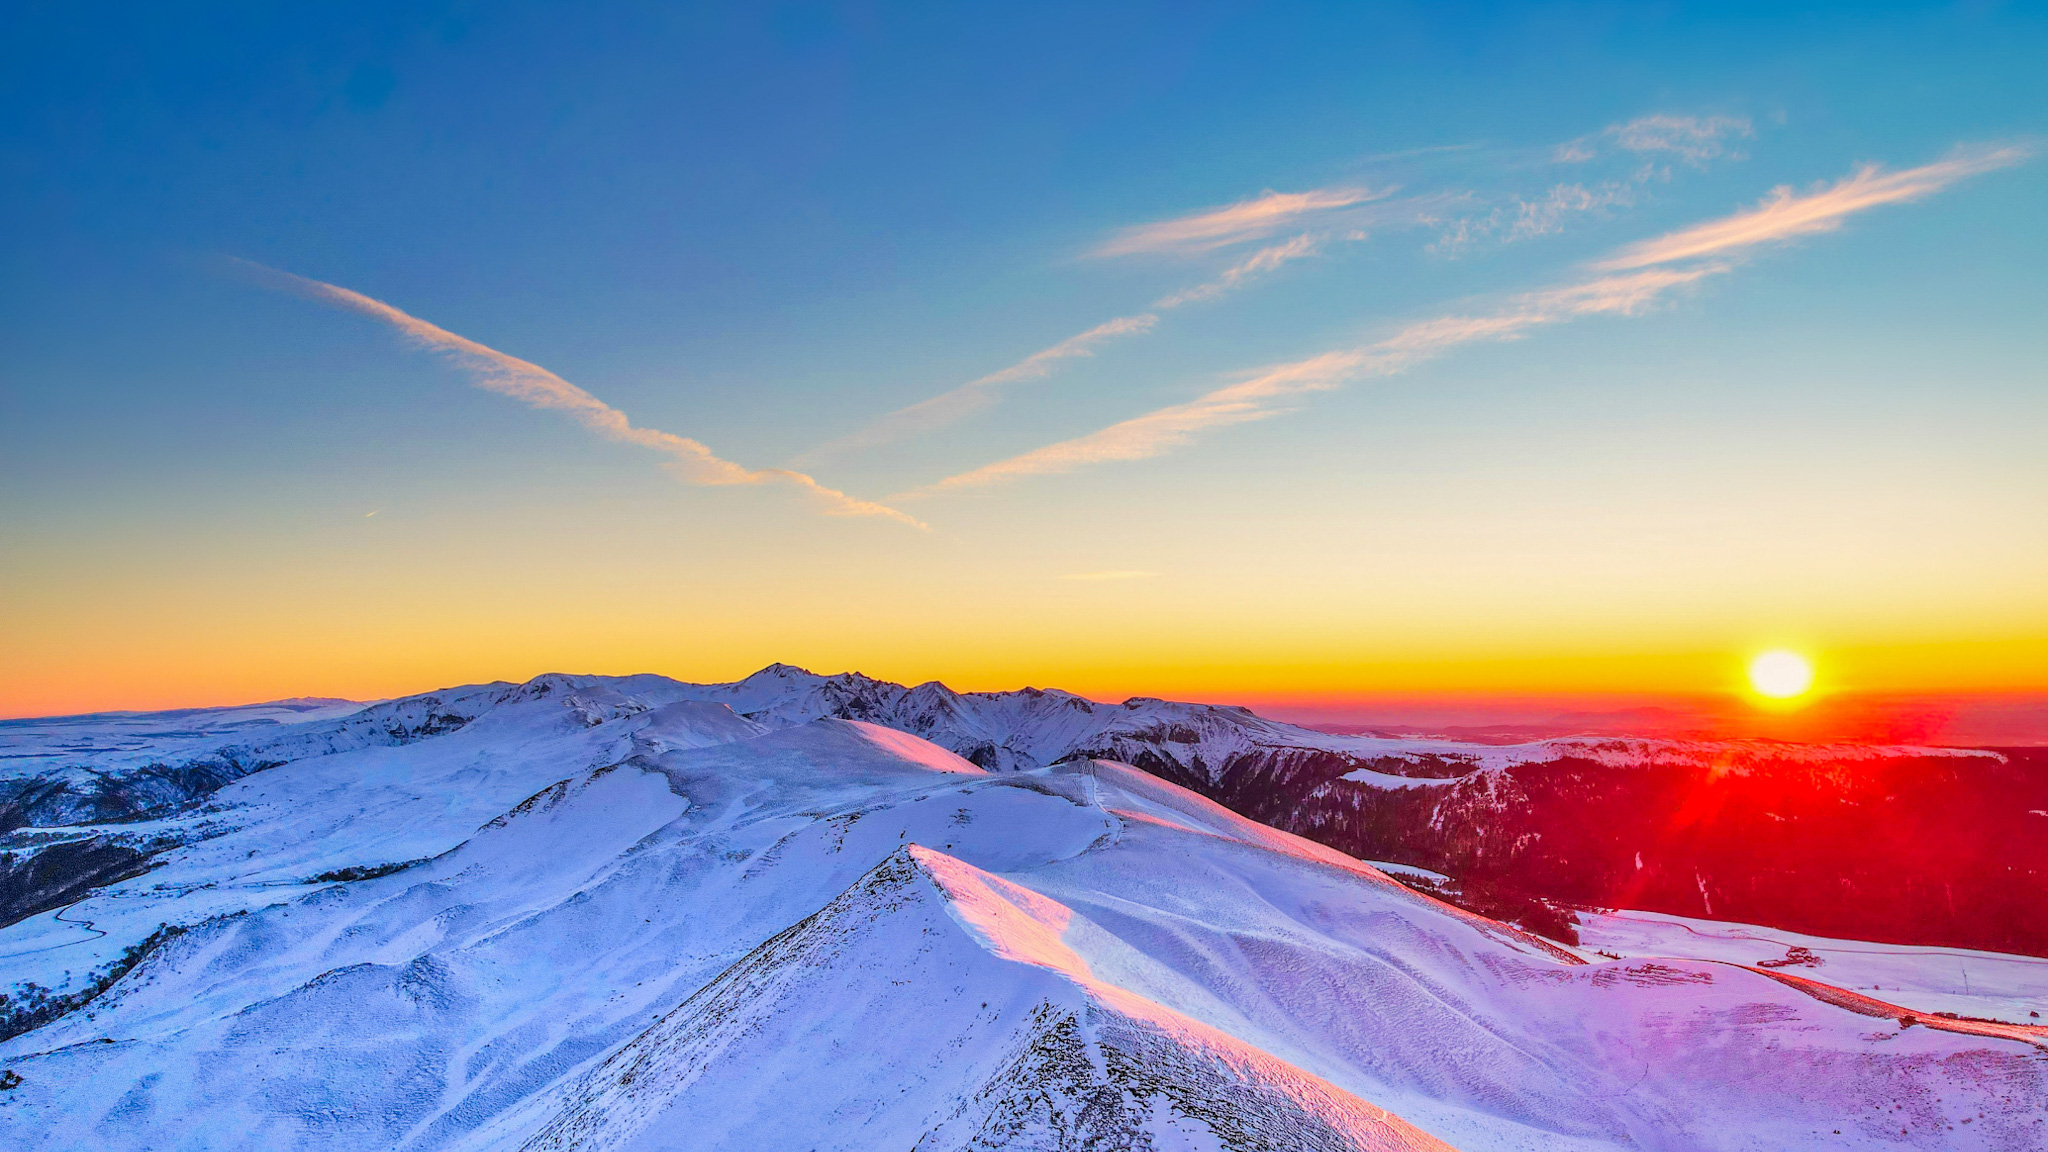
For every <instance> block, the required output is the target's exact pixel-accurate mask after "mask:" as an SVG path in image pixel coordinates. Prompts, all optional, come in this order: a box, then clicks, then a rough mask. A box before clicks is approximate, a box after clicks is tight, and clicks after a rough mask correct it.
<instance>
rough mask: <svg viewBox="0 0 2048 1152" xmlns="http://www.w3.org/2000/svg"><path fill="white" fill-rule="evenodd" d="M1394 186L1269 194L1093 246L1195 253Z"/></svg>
mask: <svg viewBox="0 0 2048 1152" xmlns="http://www.w3.org/2000/svg"><path fill="white" fill-rule="evenodd" d="M1393 191H1394V190H1393V189H1392V188H1382V189H1372V188H1318V189H1314V190H1311V191H1308V192H1267V193H1265V194H1263V195H1261V196H1258V197H1255V198H1254V199H1251V200H1241V201H1239V202H1238V203H1236V204H1229V205H1225V206H1224V207H1221V208H1212V209H1209V210H1208V211H1205V212H1197V213H1195V214H1193V215H1190V216H1182V217H1178V218H1176V219H1173V220H1161V221H1159V222H1157V223H1153V224H1140V225H1138V226H1136V227H1134V228H1126V229H1124V230H1123V231H1121V232H1119V233H1117V234H1116V235H1115V236H1114V237H1112V238H1111V239H1110V240H1109V241H1108V242H1107V243H1105V244H1103V245H1102V246H1101V247H1100V248H1097V249H1096V250H1095V254H1096V255H1098V256H1132V255H1137V254H1140V253H1172V254H1181V255H1187V254H1194V253H1201V252H1208V251H1211V250H1213V249H1216V248H1222V247H1225V246H1226V245H1230V244H1238V243H1242V242H1244V241H1247V240H1262V239H1264V238H1266V237H1268V236H1271V235H1273V234H1274V233H1275V232H1284V231H1288V230H1290V229H1293V228H1297V227H1301V226H1302V225H1303V224H1304V222H1306V221H1310V220H1314V219H1317V218H1323V217H1327V216H1329V215H1330V214H1332V213H1334V212H1337V211H1338V210H1340V209H1346V208H1353V207H1356V206H1358V205H1360V204H1365V203H1368V202H1370V201H1374V200H1380V199H1383V198H1385V197H1387V196H1389V195H1391V194H1392V193H1393Z"/></svg>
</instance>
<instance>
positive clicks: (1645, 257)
mask: <svg viewBox="0 0 2048 1152" xmlns="http://www.w3.org/2000/svg"><path fill="white" fill-rule="evenodd" d="M2028 155H2029V152H2028V150H2027V149H2025V148H2022V147H2018V146H2014V145H2007V146H2004V147H1977V148H1966V149H1962V150H1959V151H1958V152H1956V153H1955V154H1954V155H1952V156H1950V157H1949V158H1948V159H1946V160H1939V161H1936V162H1935V163H1933V164H1923V165H1921V166H1920V167H1918V168H1907V169H1903V170H1901V171H1898V172H1886V171H1885V170H1884V169H1883V168H1881V167H1879V166H1878V165H1875V164H1866V165H1864V166H1863V167H1861V168H1858V169H1857V170H1856V171H1855V172H1854V173H1851V174H1850V175H1848V176H1846V177H1843V178H1842V179H1840V180H1837V181H1835V182H1834V183H1833V184H1829V185H1825V186H1820V187H1816V188H1815V189H1814V190H1813V191H1811V192H1808V193H1805V194H1803V195H1802V194H1800V193H1798V192H1794V191H1793V190H1792V189H1791V188H1790V187H1787V186H1782V185H1781V186H1779V187H1778V188H1775V189H1773V190H1772V192H1771V194H1770V195H1769V196H1767V197H1765V198H1764V200H1763V202H1762V203H1760V204H1758V205H1757V206H1756V207H1755V208H1752V209H1750V210H1749V211H1746V212H1738V213H1736V214H1735V215H1733V216H1725V217H1723V218H1721V219H1719V220H1710V221H1708V222H1706V223H1704V224H1698V225H1695V226H1693V227H1691V228H1682V229H1680V230H1678V231H1676V232H1672V233H1669V234H1667V235H1664V236H1660V237H1658V238H1656V239H1654V240H1646V241H1644V242H1642V243H1640V244H1633V245H1630V246H1629V247H1627V248H1624V249H1622V250H1621V251H1620V252H1618V253H1616V254H1615V255H1614V256H1612V257H1610V258H1609V259H1607V260H1603V261H1601V262H1600V264H1599V265H1598V267H1601V268H1605V269H1609V270H1619V269H1626V268H1646V267H1649V266H1650V265H1653V264H1668V263H1671V262H1673V261H1678V260H1691V259H1696V258H1699V257H1702V256H1718V255H1723V254H1726V253H1730V252H1733V251H1736V250H1739V249H1743V248H1753V247H1756V246H1757V245H1759V244H1773V243H1777V242H1780V241H1784V240H1789V239H1792V238H1793V237H1795V236H1805V235H1810V234H1812V233H1815V232H1830V231H1833V230H1834V229H1836V228H1838V227H1840V226H1841V224H1842V221H1843V220H1844V219H1846V218H1848V217H1850V216H1853V215H1855V214H1856V213H1858V212H1862V211H1864V210H1866V209H1870V208H1875V207H1878V206H1879V205H1883V204H1898V203H1903V202H1906V201H1909V200H1918V199H1920V198H1922V197H1925V196H1931V195H1933V194H1934V193H1936V192H1939V191H1941V190H1942V189H1944V188H1946V187H1948V186H1949V185H1951V184H1954V183H1955V182H1956V181H1958V180H1962V179H1964V178H1965V177H1969V176H1975V175H1978V174H1979V173H1983V172H1989V171H1992V170H1993V169H1996V168H2006V167H2010V166H2012V165H2014V164H2018V163H2020V162H2021V161H2023V160H2025V159H2026V158H2027V156H2028Z"/></svg>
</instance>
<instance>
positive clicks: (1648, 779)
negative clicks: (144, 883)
mask: <svg viewBox="0 0 2048 1152" xmlns="http://www.w3.org/2000/svg"><path fill="white" fill-rule="evenodd" d="M537 699H552V700H557V701H559V702H561V704H562V705H563V707H564V710H565V711H564V715H566V716H568V717H572V718H575V719H576V720H577V721H578V722H581V723H585V724H589V725H596V724H600V723H603V722H605V721H607V720H611V719H615V718H618V717H621V716H630V715H635V714H638V713H641V712H646V711H650V710H655V709H663V708H675V707H683V706H688V707H690V708H693V709H696V711H695V712H693V713H692V715H693V716H694V717H695V719H694V720H693V722H692V723H693V725H694V726H693V727H692V728H691V731H693V732H715V733H716V734H717V735H716V738H717V739H742V738H746V737H749V736H753V735H758V734H761V733H765V732H771V731H776V730H781V729H787V728H792V727H797V726H801V725H804V724H807V723H810V722H812V721H815V720H818V719H824V718H832V719H840V720H852V721H860V722H864V723H871V724H877V725H881V726H883V727H886V728H891V729H895V730H898V731H902V732H907V733H910V734H913V735H916V736H918V737H921V738H923V739H926V740H929V741H931V742H932V743H933V744H936V745H938V746H939V747H941V748H945V749H947V750H949V751H951V752H953V753H956V754H958V755H959V756H961V757H963V758H965V759H966V760H967V761H969V762H971V763H973V764H975V765H977V766H979V767H981V768H984V769H986V770H989V771H993V772H1018V771H1029V770H1033V769H1038V768H1043V767H1047V766H1050V765H1054V764H1060V763H1066V762H1071V761H1077V760H1095V759H1100V760H1109V761H1114V762H1118V763H1127V764H1131V765H1134V766H1137V767H1139V768H1142V769H1144V770H1145V771H1147V772H1150V773H1152V774H1154V775H1156V776H1159V777H1161V778H1163V779H1165V780H1168V781H1170V782H1172V783H1175V784H1178V785H1181V786H1182V787H1186V788H1189V789H1191V790H1193V791H1195V792H1198V793H1200V794H1202V795H1204V796H1207V797H1209V798H1210V799H1213V800H1216V801H1218V802H1220V803H1222V804H1224V805H1226V806H1227V807H1229V808H1231V809H1233V810H1235V811H1238V812H1241V813H1243V814H1245V815H1247V816H1250V817H1252V818H1253V819H1256V820H1260V821H1263V822H1265V823H1268V824H1271V825H1273V826H1275V827H1278V828H1283V829H1286V830H1288V831H1291V832H1295V833H1298V834H1300V835H1303V836H1306V837H1309V838H1310V839H1314V840H1317V841H1320V842H1323V843H1326V844H1329V845H1331V846H1333V847H1337V848H1339V849H1341V850H1343V851H1345V852H1348V853H1351V854H1353V855H1357V856H1360V857H1362V858H1366V859H1374V860H1384V861H1389V862H1392V863H1398V864H1404V865H1412V866H1416V867H1420V868H1424V869H1428V870H1431V871H1434V872H1439V873H1444V874H1447V875H1449V876H1451V877H1453V878H1454V879H1455V880H1456V881H1457V882H1458V883H1457V885H1456V886H1455V887H1450V888H1444V889H1442V890H1441V894H1442V895H1445V896H1447V897H1451V898H1454V899H1459V900H1462V901H1464V902H1465V903H1466V904H1467V905H1468V906H1470V907H1474V908H1476V909H1478V910H1481V911H1483V912H1485V913H1487V914H1489V915H1494V916H1498V917H1502V918H1505V919H1512V920H1516V921H1518V922H1520V923H1522V924H1524V925H1527V926H1529V927H1532V928H1536V929H1538V930H1541V931H1545V932H1548V933H1550V934H1552V935H1558V936H1564V937H1569V935H1570V931H1571V930H1570V914H1569V912H1568V911H1566V910H1565V909H1564V908H1563V907H1562V905H1568V904H1576V905H1580V906H1601V907H1616V906H1626V907H1637V908H1643V909H1646V910H1651V911H1660V912H1669V913H1674V914H1679V915H1690V916H1706V917H1709V918H1712V917H1722V918H1732V919H1741V920H1747V921H1752V922H1757V923H1768V924H1776V925H1779V926H1781V927H1786V928H1791V929H1795V930H1800V931H1808V932H1815V933H1819V934H1830V935H1838V936H1852V937H1864V938H1873V939H1884V940H1889V941H1893V942H1900V943H1938V944H1953V945H1960V946H1968V947H1981V948H1993V949H2001V950H2007V951H2022V952H2035V953H2044V954H2048V923H2037V921H2040V920H2041V918H2039V917H2033V916H2029V915H2026V914H2024V909H2025V908H2027V907H2030V906H2034V905H2032V904H2030V902H2031V901H2035V900H2037V899H2039V900H2043V901H2048V818H2044V817H2041V816H2038V815H2033V813H2035V812H2038V811H2042V810H2048V761H2043V760H2042V759H2041V758H2040V757H2037V756H2035V755H2033V754H2031V753H2028V752H2024V751H2018V752H2012V753H2008V754H1997V753H1991V752H1983V751H1971V750H1959V749H1929V748H1912V747H1885V746H1868V745H1788V744H1782V743H1774V742H1769V741H1743V740H1689V739H1670V738H1633V737H1612V736H1601V737H1585V736H1582V737H1553V738H1548V739H1542V740H1532V741H1527V742H1522V743H1497V742H1487V743H1481V742H1473V741H1465V740H1455V739H1447V738H1442V737H1408V736H1388V735H1371V734H1340V733H1332V732H1325V731H1319V730H1316V729H1311V728H1304V727H1300V726H1297V725H1293V724H1288V723H1284V722H1280V721H1275V720H1270V719H1267V718H1265V717H1262V716H1259V715H1257V714H1256V713H1254V712H1252V711H1251V710H1249V709H1246V708H1240V707H1233V706H1228V705H1213V704H1192V703H1182V702H1176V701H1169V700H1160V699H1155V698H1149V697H1134V698H1131V699H1129V700H1125V701H1123V702H1121V703H1114V704H1112V703H1102V702H1098V701H1093V700H1089V699H1087V698H1085V697H1081V696H1077V695H1075V694H1073V693H1070V692H1064V691H1061V690H1058V689H1041V688H1023V689H1017V690H1013V691H1004V692H956V691H954V690H952V689H950V688H948V687H947V686H945V685H944V684H941V683H938V682H936V681H932V682H927V683H924V684H919V685H915V686H906V685H902V684H896V683H892V682H889V681H886V680H878V679H875V678H872V677H869V676H865V675H862V674H860V673H858V672H846V673H839V674H835V675H821V674H818V673H814V672H810V671H808V670H806V669H802V668H798V667H794V666H792V665H788V664H771V665H769V666H767V667H765V668H763V669H761V670H760V671H758V672H755V673H754V674H752V675H750V676H747V677H745V678H744V679H741V680H737V681H733V682H730V683H721V684H693V683H687V682H683V681H678V680H673V679H669V678H667V677H663V676H657V675H651V674H642V675H634V676H620V677H613V676H593V675H570V674H562V673H549V674H546V675H542V676H537V677H535V678H533V679H532V680H529V681H527V682H525V683H523V684H512V683H505V682H498V683H491V684H479V685H467V686H462V687H457V688H450V689H444V690H441V691H437V692H428V693H421V694H418V695H414V696H408V697H404V698H401V699H396V700H389V701H384V702H381V703H376V704H370V705H366V706H359V707H355V708H354V709H353V710H349V708H348V707H347V706H344V705H337V704H335V703H333V702H328V701H293V702H281V703H279V704H271V705H253V706H249V707H248V708H243V709H214V710H185V711H182V712H178V713H165V714H158V715H157V716H155V717H152V716H149V715H147V714H144V715H132V714H120V715H119V716H118V717H101V718H95V720H94V723H93V724H87V723H85V722H84V720H83V719H82V718H59V719H57V720H52V721H44V722H36V721H11V722H8V724H7V725H6V726H5V727H0V741H5V742H6V744H7V751H8V753H9V755H8V757H7V758H6V759H5V760H0V834H4V833H7V832H8V831H9V830H12V829H20V828H25V827H39V828H63V827H72V826H80V825H104V824H106V823H107V822H108V821H119V820H137V819H142V818H145V817H149V816H152V815H158V814H162V813H165V812H168V811H172V810H175V809H178V808H180V807H181V806H190V805H192V804H195V803H197V802H199V801H201V800H203V799H204V798H205V797H206V796H208V795H210V794H211V793H212V792H213V791H215V790H217V789H218V788H220V787H221V786H222V785H224V784H226V783H228V782H230V781H233V780H236V779H240V778H241V777H243V776H246V775H248V774H249V773H252V772H258V771H262V770H264V769H267V768H271V767H275V766H277V765H280V764H284V763H290V762H294V761H299V760H303V759H306V758H308V757H320V756H328V755H334V754H337V753H341V752H348V751H354V750H359V749H363V748H369V747H398V746H403V745H406V744H409V743H412V742H415V741H419V740H424V739H431V738H434V737H436V736H440V735H444V734H446V733H449V732H453V731H457V730H460V729H462V728H464V727H467V726H469V725H471V724H474V723H479V722H487V718H488V717H489V716H490V715H491V714H492V712H493V711H494V710H496V709H499V708H502V707H505V706H507V705H511V704H518V703H521V702H525V701H532V700H537ZM300 716H304V717H306V718H304V719H297V717H300ZM110 720H112V721H116V722H118V725H120V726H121V727H122V730H123V731H130V732H132V733H134V736H133V738H132V739H130V740H127V741H125V742H124V741H121V740H111V741H101V742H100V743H98V744H94V743H93V742H91V741H88V742H86V743H85V744H81V743H79V739H80V738H79V736H78V733H79V732H81V731H85V730H87V729H93V728H94V724H98V725H100V726H104V725H105V724H106V723H107V722H109V721H110ZM152 725H155V728H154V729H152ZM693 739H703V740H709V739H713V737H712V736H699V737H693ZM137 741H140V742H141V743H140V744H137V743H136V742H137ZM654 750H655V751H659V750H661V749H654ZM60 838H61V837H60ZM116 848H119V851H116V850H115V849H116ZM122 852H126V853H128V855H125V856H124V855H122V854H121V853H122ZM147 852H148V847H147V845H128V846H125V847H124V846H121V845H117V844H115V843H114V842H113V841H109V840H107V839H106V838H105V837H104V836H102V837H99V838H97V839H92V840H90V841H88V840H85V839H78V841H77V842H76V843H75V844H73V845H71V846H69V847H62V848H61V850H60V852H59V855H57V856H53V857H49V858H47V859H44V860H43V861H42V862H41V864H40V865H38V867H37V870H35V871H34V872H33V873H31V872H29V871H24V870H23V869H24V868H25V867H26V865H25V864H24V862H22V861H20V860H16V861H15V862H14V863H13V864H12V865H6V866H7V867H12V868H14V869H15V870H16V873H17V874H18V875H19V876H20V877H21V880H20V882H19V884H18V885H17V887H21V888H22V891H24V892H33V893H34V894H35V895H34V897H33V899H30V898H27V897H23V898H22V899H18V900H14V901H13V902H12V903H11V904H10V903H8V902H6V901H5V900H0V912H7V913H8V914H11V915H17V916H18V915H21V914H25V913H26V912H27V911H32V910H34V909H36V908H40V907H47V906H52V902H53V901H56V902H61V901H62V900H64V899H68V898H72V897H74V896H75V894H76V893H77V892H80V891H83V890H84V888H83V887H80V886H81V885H89V884H93V883H102V882H104V877H107V876H115V875H124V874H128V873H129V872H132V871H133V870H134V869H135V868H138V867H142V866H143V860H144V857H145V856H146V855H147ZM64 853H69V854H71V855H72V856H75V858H76V861H77V863H76V865H75V866H63V865H62V861H63V859H64ZM87 862H90V866H88V863H87ZM1902 864H1903V866H1902ZM73 873H75V881H74V882H73V883H71V884H68V885H67V884H66V883H65V882H63V880H62V878H63V877H64V876H66V875H71V874H73ZM0 887H4V883H0ZM0 896H4V893H0Z"/></svg>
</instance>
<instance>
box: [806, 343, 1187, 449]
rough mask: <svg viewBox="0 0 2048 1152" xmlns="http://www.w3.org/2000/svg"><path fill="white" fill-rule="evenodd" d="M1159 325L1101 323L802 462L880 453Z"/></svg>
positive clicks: (894, 415) (895, 414)
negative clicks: (1069, 362) (1066, 364)
mask: <svg viewBox="0 0 2048 1152" xmlns="http://www.w3.org/2000/svg"><path fill="white" fill-rule="evenodd" d="M1157 323H1159V317H1158V316H1156V315H1154V314H1153V313H1150V312H1144V313H1140V314H1139V315H1136V316H1119V317H1117V318H1116V319H1114V320H1109V321H1105V322H1104V323H1101V324H1097V325H1096V326H1095V327H1093V328H1090V329H1088V330H1087V331H1086V332H1082V333H1079V334H1078V335H1074V336H1069V337H1067V338H1066V339H1065V340H1062V341H1060V342H1059V343H1057V344H1054V345H1052V346H1050V347H1047V348H1041V349H1039V350H1038V351H1036V352H1033V353H1032V354H1031V355H1029V356H1026V357H1025V358H1024V359H1022V360H1019V361H1017V362H1016V363H1015V364H1012V365H1010V366H1009V367H1008V368H1004V369H1001V370H999V371H996V372H991V373H989V374H988V375H986V376H982V377H978V378H976V379H973V380H969V381H968V382H967V383H965V384H961V385H959V386H958V387H955V388H949V389H947V390H946V391H944V392H941V393H939V394H938V395H936V396H932V397H928V398H926V399H923V400H919V401H918V402H917V403H915V404H911V405H908V406H906V407H903V408H898V409H897V410H895V411H894V412H891V413H889V414H887V415H885V416H883V417H881V418H880V419H877V420H876V421H874V422H873V423H871V424H869V425H868V426H866V427H865V428H861V429H858V430H857V431H854V432H852V433H849V434H848V435H845V436H841V437H840V438H839V439H837V440H833V441H831V442H829V443H826V444H821V445H819V446H818V447H816V448H813V449H811V450H810V451H809V452H806V453H805V454H804V455H803V456H802V457H801V458H800V460H799V462H804V461H810V462H815V461H819V460H826V459H830V458H832V457H835V456H839V455H842V454H844V453H847V452H859V451H863V450H866V449H869V448H879V447H882V446H883V445H885V444H894V443H896V442H897V441H899V440H903V439H906V438H908V437H911V436H918V435H922V434H924V433H928V432H935V431H937V430H939V429H940V428H943V427H945V426H946V425H948V424H952V423H954V422H955V421H958V420H962V419H965V418H966V417H968V416H972V415H973V414H975V413H976V412H980V411H982V410H983V409H985V408H987V407H989V406H990V405H992V404H994V403H995V402H996V400H997V398H998V397H999V396H1000V395H1001V394H1002V390H1003V388H1004V387H1005V386H1006V385H1010V384H1015V383H1017V382H1018V381H1020V380H1034V379H1038V378H1041V377H1044V376H1048V375H1050V374H1051V373H1052V371H1053V370H1054V369H1055V368H1057V367H1059V365H1060V364H1061V362H1063V361H1066V360H1072V359H1075V358H1076V357H1083V356H1093V355H1095V349H1096V348H1097V347H1099V346H1100V345H1102V344H1103V343H1104V342H1106V341H1109V340H1113V339H1115V338H1117V337H1119V336H1132V335H1136V334H1138V333H1140V332H1149V331H1151V330H1152V326H1153V325H1155V324H1157Z"/></svg>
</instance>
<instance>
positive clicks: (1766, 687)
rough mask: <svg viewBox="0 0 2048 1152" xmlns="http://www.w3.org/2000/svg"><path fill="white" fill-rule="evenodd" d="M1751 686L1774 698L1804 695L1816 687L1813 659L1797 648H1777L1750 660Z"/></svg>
mask: <svg viewBox="0 0 2048 1152" xmlns="http://www.w3.org/2000/svg"><path fill="white" fill-rule="evenodd" d="M1749 686H1750V687H1751V688H1754V689H1756V693H1757V695H1759V696H1768V697H1770V698H1771V699H1773V700H1790V699H1792V698H1793V697H1795V696H1803V695H1805V694H1806V690H1807V689H1809V688H1811V687H1813V662H1812V661H1810V660H1808V659H1807V658H1806V657H1804V656H1801V655H1800V654H1799V653H1797V652H1787V651H1785V650H1784V649H1782V648H1778V649H1773V650H1772V651H1769V652H1765V653H1763V654H1762V655H1759V656H1758V657H1757V658H1756V659H1754V660H1751V661H1750V662H1749Z"/></svg>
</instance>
